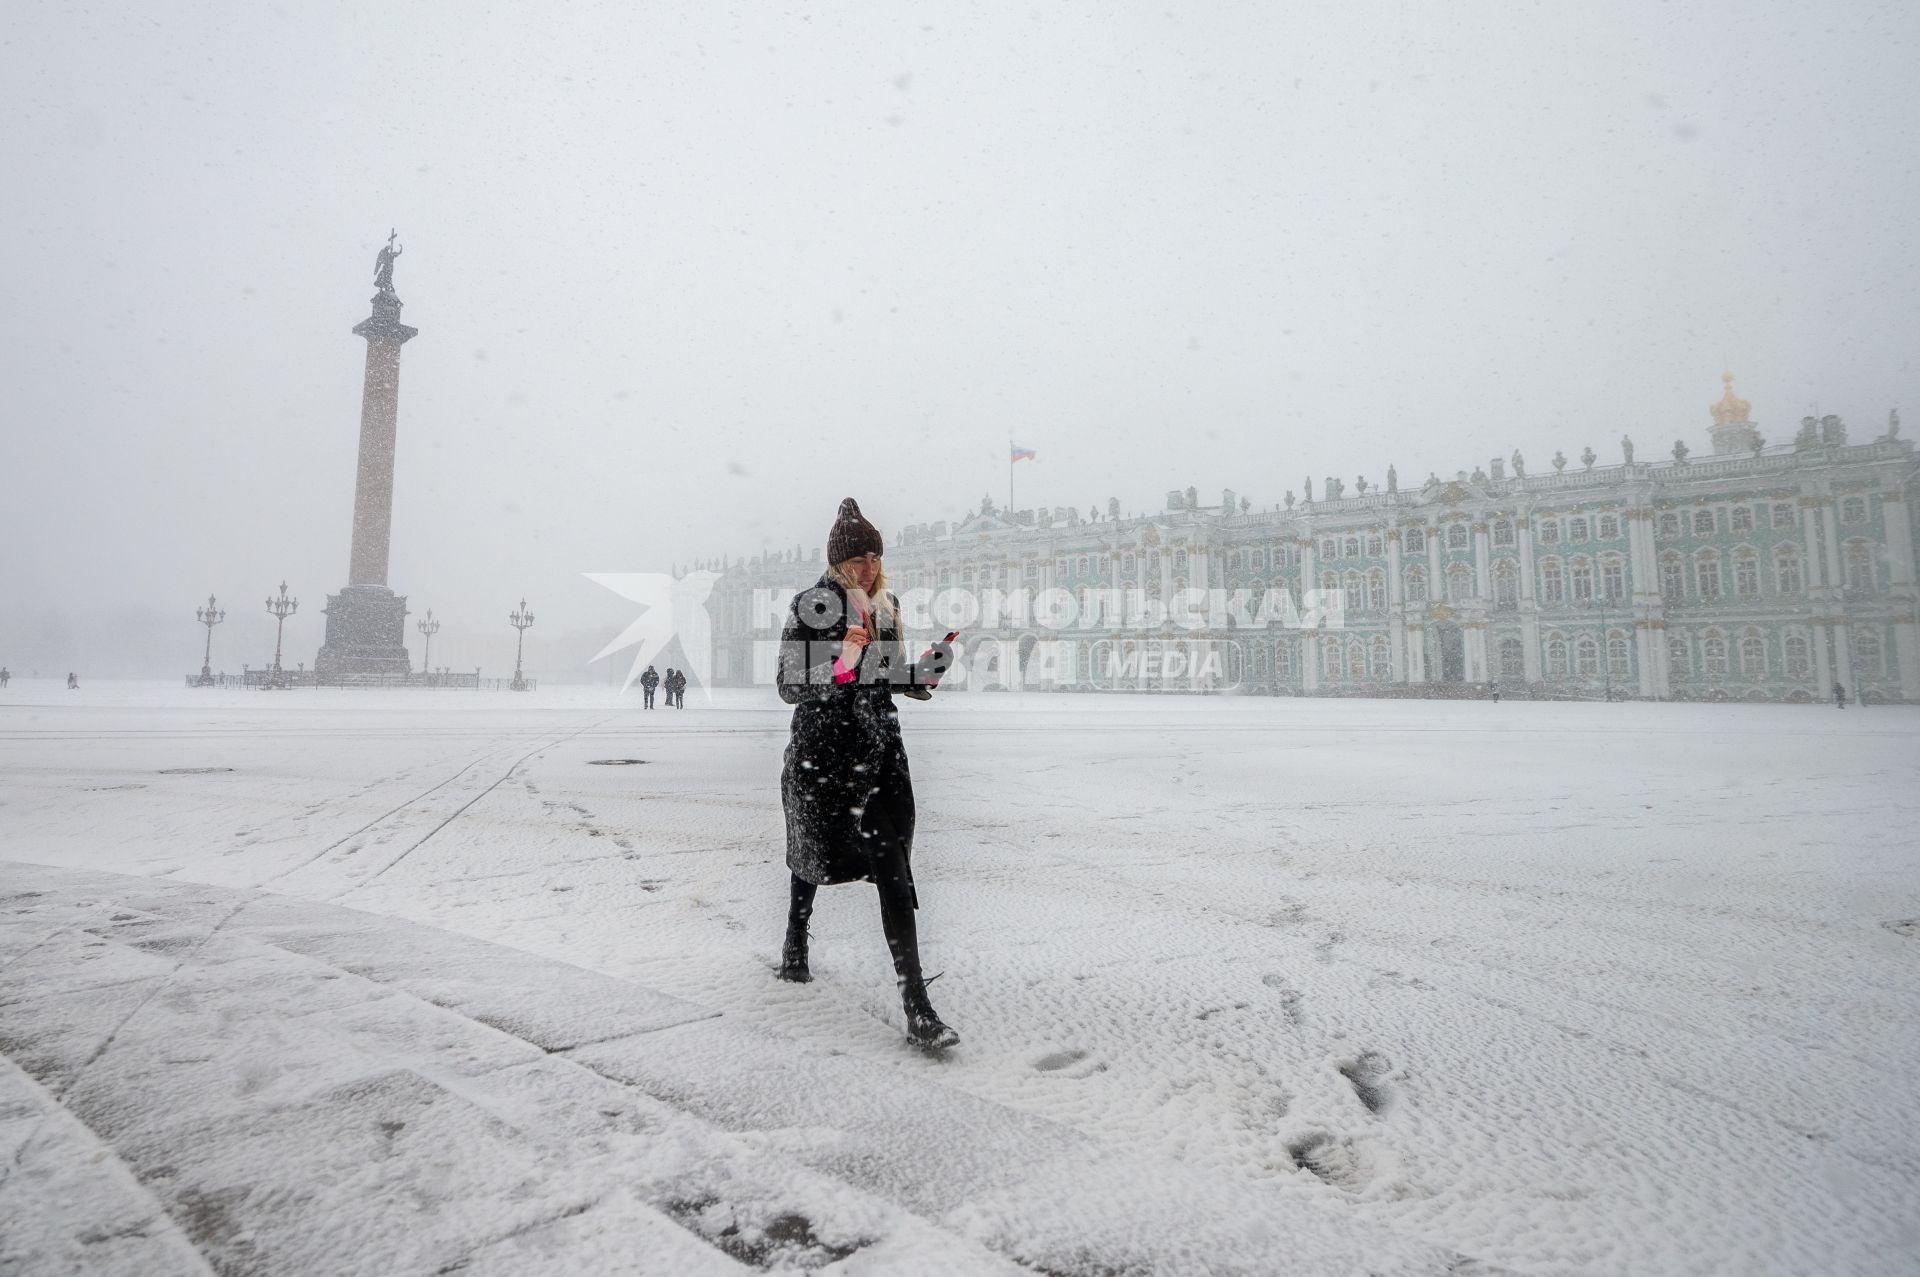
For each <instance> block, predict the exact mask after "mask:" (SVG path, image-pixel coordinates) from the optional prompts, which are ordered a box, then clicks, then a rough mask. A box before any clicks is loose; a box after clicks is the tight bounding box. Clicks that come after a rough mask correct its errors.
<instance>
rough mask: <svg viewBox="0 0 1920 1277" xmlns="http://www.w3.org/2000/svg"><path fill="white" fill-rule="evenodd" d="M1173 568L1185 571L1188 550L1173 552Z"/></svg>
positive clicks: (1176, 570)
mask: <svg viewBox="0 0 1920 1277" xmlns="http://www.w3.org/2000/svg"><path fill="white" fill-rule="evenodd" d="M1173 570H1174V571H1175V572H1185V571H1186V570H1187V552H1186V551H1185V550H1175V551H1174V552H1173Z"/></svg>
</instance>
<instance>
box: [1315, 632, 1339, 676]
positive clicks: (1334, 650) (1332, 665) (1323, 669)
mask: <svg viewBox="0 0 1920 1277" xmlns="http://www.w3.org/2000/svg"><path fill="white" fill-rule="evenodd" d="M1320 676H1321V677H1322V678H1324V679H1326V680H1327V681H1328V682H1330V683H1337V682H1339V681H1340V645H1339V644H1338V643H1336V642H1335V641H1334V640H1332V639H1327V640H1326V641H1325V642H1323V643H1321V645H1320Z"/></svg>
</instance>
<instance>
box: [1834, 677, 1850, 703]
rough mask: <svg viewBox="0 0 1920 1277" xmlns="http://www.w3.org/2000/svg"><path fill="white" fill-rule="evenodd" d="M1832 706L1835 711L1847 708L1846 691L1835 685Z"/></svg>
mask: <svg viewBox="0 0 1920 1277" xmlns="http://www.w3.org/2000/svg"><path fill="white" fill-rule="evenodd" d="M1833 706H1834V708H1835V709H1845V708H1846V707H1847V689H1846V688H1844V687H1842V686H1840V684H1838V683H1835V684H1834V685H1833Z"/></svg>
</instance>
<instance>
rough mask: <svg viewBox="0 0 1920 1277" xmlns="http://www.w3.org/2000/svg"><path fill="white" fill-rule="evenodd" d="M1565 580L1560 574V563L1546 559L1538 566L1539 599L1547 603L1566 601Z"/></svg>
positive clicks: (1556, 560)
mask: <svg viewBox="0 0 1920 1277" xmlns="http://www.w3.org/2000/svg"><path fill="white" fill-rule="evenodd" d="M1566 593H1567V586H1566V578H1565V577H1564V576H1563V575H1562V574H1561V572H1560V561H1559V560H1558V559H1548V560H1547V561H1546V562H1544V563H1542V564H1541V565H1540V597H1541V598H1542V599H1543V600H1545V601H1546V602H1548V603H1555V604H1558V603H1563V602H1565V601H1566Z"/></svg>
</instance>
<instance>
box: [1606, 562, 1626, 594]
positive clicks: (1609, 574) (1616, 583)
mask: <svg viewBox="0 0 1920 1277" xmlns="http://www.w3.org/2000/svg"><path fill="white" fill-rule="evenodd" d="M1600 592H1601V594H1602V595H1604V596H1605V597H1607V598H1609V599H1622V598H1625V597H1626V595H1627V568H1626V564H1625V563H1624V562H1622V560H1621V559H1620V556H1619V555H1617V554H1616V555H1609V556H1608V557H1607V558H1605V559H1603V560H1601V563H1600Z"/></svg>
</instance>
